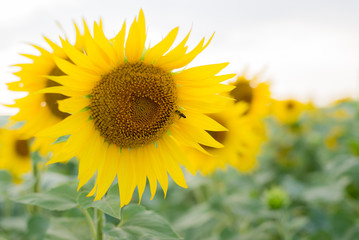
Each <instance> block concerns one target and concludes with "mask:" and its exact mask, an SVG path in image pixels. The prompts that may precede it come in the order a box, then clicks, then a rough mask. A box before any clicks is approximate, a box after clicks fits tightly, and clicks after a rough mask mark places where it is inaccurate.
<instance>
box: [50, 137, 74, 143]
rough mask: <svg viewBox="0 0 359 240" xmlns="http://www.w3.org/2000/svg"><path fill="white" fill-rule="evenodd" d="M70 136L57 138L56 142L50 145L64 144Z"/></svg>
mask: <svg viewBox="0 0 359 240" xmlns="http://www.w3.org/2000/svg"><path fill="white" fill-rule="evenodd" d="M70 136H71V135H65V136H61V137H59V138H57V139H56V141H55V142H53V143H52V144H57V143H62V142H66V141H67V140H68V139H69V137H70Z"/></svg>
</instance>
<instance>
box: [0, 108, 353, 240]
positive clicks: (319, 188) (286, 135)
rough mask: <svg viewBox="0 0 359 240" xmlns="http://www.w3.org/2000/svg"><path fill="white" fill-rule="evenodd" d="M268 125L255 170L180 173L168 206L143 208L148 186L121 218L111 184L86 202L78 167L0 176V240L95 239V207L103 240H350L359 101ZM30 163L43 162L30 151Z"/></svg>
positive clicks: (157, 202)
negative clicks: (16, 179) (19, 178)
mask: <svg viewBox="0 0 359 240" xmlns="http://www.w3.org/2000/svg"><path fill="white" fill-rule="evenodd" d="M0 120H1V119H0ZM266 124H267V132H268V139H269V140H268V141H267V142H266V143H265V144H264V145H263V148H262V151H261V153H260V155H259V156H258V159H259V163H260V164H259V166H260V167H259V168H258V169H257V170H256V171H254V172H253V173H251V174H240V173H238V172H237V171H236V170H234V169H232V168H230V167H229V168H228V169H227V171H224V172H223V171H216V172H215V173H214V174H213V175H211V176H201V175H199V174H198V175H197V176H191V175H189V174H187V175H188V176H186V180H187V183H188V186H189V188H188V189H183V188H180V187H179V186H177V185H175V184H174V183H173V182H171V181H170V186H169V188H168V193H167V198H166V199H163V198H161V193H158V194H157V195H156V197H155V198H154V199H153V200H152V201H149V199H150V195H151V194H150V190H149V188H146V190H145V193H144V195H143V198H142V203H141V206H140V205H137V204H129V205H127V206H125V207H124V208H123V209H122V211H121V208H120V197H119V191H118V185H117V184H113V185H112V186H111V187H110V190H109V191H108V193H107V194H106V195H105V197H104V198H103V199H101V200H99V201H94V197H87V195H88V193H89V192H90V190H91V189H92V187H93V182H90V183H88V184H86V185H85V186H84V187H83V188H81V189H80V190H79V191H77V184H78V181H77V180H76V179H75V178H76V176H77V161H70V162H69V163H67V164H66V165H65V164H52V165H50V166H43V167H42V170H41V171H39V172H38V173H39V174H40V173H41V172H42V173H41V175H37V176H31V175H30V174H28V175H26V176H25V177H24V178H25V180H24V181H23V182H22V183H21V184H14V183H13V181H12V177H11V175H10V174H9V173H7V172H5V171H0V240H1V239H19V240H22V239H24V240H25V239H26V240H27V239H50V240H75V239H93V238H94V236H95V235H96V234H94V232H95V231H96V226H97V222H96V221H95V219H96V215H98V213H97V212H98V210H100V211H101V212H103V213H105V220H104V221H105V225H104V226H103V234H104V239H106V240H107V239H130V240H131V239H133V240H136V239H189V240H191V239H207V240H217V239H218V240H219V239H228V240H237V239H239V240H252V239H261V240H262V239H263V240H277V239H285V240H287V239H288V240H289V239H290V240H299V239H300V240H302V239H304V240H318V239H319V240H320V239H323V240H324V239H325V240H335V239H343V240H356V239H357V238H358V236H359V221H358V219H359V174H358V172H359V104H358V103H357V102H346V103H341V104H338V105H336V106H333V107H330V108H323V109H316V110H313V111H309V112H307V113H305V114H303V115H302V116H301V117H300V118H299V119H298V121H297V122H295V123H293V124H281V123H280V122H279V121H277V120H276V119H275V118H274V117H268V119H266ZM66 140H67V138H66V137H63V138H59V139H58V140H57V142H64V141H66ZM32 159H33V162H34V163H36V164H39V165H41V164H43V163H44V162H45V160H44V159H43V158H42V157H41V156H40V155H39V154H38V153H36V152H35V153H32ZM36 184H38V188H36V189H38V191H34V185H36ZM133 200H134V201H136V199H135V198H134V199H133ZM137 200H138V199H137Z"/></svg>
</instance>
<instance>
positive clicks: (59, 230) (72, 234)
mask: <svg viewBox="0 0 359 240" xmlns="http://www.w3.org/2000/svg"><path fill="white" fill-rule="evenodd" d="M91 237H92V236H91V231H90V229H89V227H88V223H87V222H86V220H85V219H84V218H68V217H57V218H51V225H50V227H49V229H48V230H47V233H46V240H79V239H91Z"/></svg>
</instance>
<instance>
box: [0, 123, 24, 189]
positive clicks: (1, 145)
mask: <svg viewBox="0 0 359 240" xmlns="http://www.w3.org/2000/svg"><path fill="white" fill-rule="evenodd" d="M0 169H5V170H8V171H9V172H10V173H11V175H12V176H13V179H14V182H16V183H18V182H20V181H21V175H23V174H24V173H27V172H29V171H30V170H31V161H30V150H29V144H28V141H26V140H23V139H20V138H19V132H18V131H16V130H7V129H0Z"/></svg>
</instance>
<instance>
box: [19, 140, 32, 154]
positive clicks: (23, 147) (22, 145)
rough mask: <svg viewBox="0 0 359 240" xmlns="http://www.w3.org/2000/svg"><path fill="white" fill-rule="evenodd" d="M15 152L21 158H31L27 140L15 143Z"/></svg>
mask: <svg viewBox="0 0 359 240" xmlns="http://www.w3.org/2000/svg"><path fill="white" fill-rule="evenodd" d="M15 152H16V153H17V155H19V156H21V157H27V156H30V150H29V145H28V142H27V141H26V140H16V141H15Z"/></svg>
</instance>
